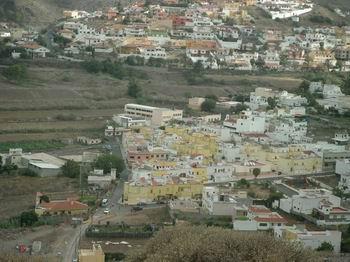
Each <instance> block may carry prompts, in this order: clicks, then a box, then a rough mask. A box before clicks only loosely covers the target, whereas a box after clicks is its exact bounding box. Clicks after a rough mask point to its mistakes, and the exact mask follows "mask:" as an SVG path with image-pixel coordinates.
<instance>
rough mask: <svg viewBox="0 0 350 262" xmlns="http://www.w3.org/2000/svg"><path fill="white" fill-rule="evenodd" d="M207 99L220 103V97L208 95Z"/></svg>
mask: <svg viewBox="0 0 350 262" xmlns="http://www.w3.org/2000/svg"><path fill="white" fill-rule="evenodd" d="M205 98H207V99H212V100H215V101H218V97H217V96H216V95H206V96H205Z"/></svg>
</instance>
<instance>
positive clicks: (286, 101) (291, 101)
mask: <svg viewBox="0 0 350 262" xmlns="http://www.w3.org/2000/svg"><path fill="white" fill-rule="evenodd" d="M278 103H279V104H280V105H281V106H286V107H300V106H303V105H306V104H307V99H306V98H305V97H302V96H300V95H295V94H291V93H288V92H287V91H282V92H281V93H280V95H279V96H278Z"/></svg>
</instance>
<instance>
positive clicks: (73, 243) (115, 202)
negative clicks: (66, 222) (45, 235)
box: [62, 138, 131, 262]
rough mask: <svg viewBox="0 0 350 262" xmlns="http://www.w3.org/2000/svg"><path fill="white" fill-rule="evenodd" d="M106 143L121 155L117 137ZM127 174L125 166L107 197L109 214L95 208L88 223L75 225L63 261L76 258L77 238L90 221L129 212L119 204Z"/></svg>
mask: <svg viewBox="0 0 350 262" xmlns="http://www.w3.org/2000/svg"><path fill="white" fill-rule="evenodd" d="M108 144H109V145H110V146H111V152H112V154H114V155H117V156H119V157H120V156H122V154H121V150H120V146H119V140H118V139H116V138H111V139H109V141H108ZM129 174H130V171H129V170H128V169H127V168H126V169H124V170H123V171H122V172H121V174H120V180H119V181H118V184H117V186H116V187H115V189H114V191H113V193H112V195H111V196H110V197H108V199H109V205H108V207H109V208H110V210H111V212H110V214H108V215H106V214H104V213H103V211H104V210H105V207H100V208H97V210H96V212H95V213H94V214H93V216H92V219H91V221H90V223H86V224H82V225H81V226H80V227H77V229H76V231H75V233H74V235H73V237H72V238H71V239H70V240H69V241H68V243H67V250H65V251H64V252H63V254H62V258H63V261H64V262H66V261H67V262H70V261H72V260H73V259H74V258H77V255H78V252H77V251H78V247H79V240H80V238H81V236H82V235H83V234H84V233H85V230H86V229H87V228H88V226H89V225H90V224H91V223H98V222H99V221H100V222H102V223H103V222H104V221H108V220H109V219H111V218H115V216H117V215H118V214H119V216H120V214H125V213H130V210H131V208H130V207H126V206H124V205H123V204H121V203H122V195H123V187H124V182H125V181H127V180H128V177H129Z"/></svg>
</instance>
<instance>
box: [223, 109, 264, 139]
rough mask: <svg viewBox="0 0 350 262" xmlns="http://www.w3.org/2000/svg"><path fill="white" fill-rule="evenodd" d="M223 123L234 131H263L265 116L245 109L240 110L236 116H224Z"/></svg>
mask: <svg viewBox="0 0 350 262" xmlns="http://www.w3.org/2000/svg"><path fill="white" fill-rule="evenodd" d="M223 125H224V126H225V127H228V128H231V129H232V130H233V131H234V132H235V133H264V132H265V117H264V116H259V115H258V114H256V113H255V112H252V111H248V110H247V111H242V112H241V114H240V116H239V117H238V118H230V117H229V116H226V119H225V120H224V124H223Z"/></svg>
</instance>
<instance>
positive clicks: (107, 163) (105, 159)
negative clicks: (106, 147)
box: [93, 155, 124, 173]
mask: <svg viewBox="0 0 350 262" xmlns="http://www.w3.org/2000/svg"><path fill="white" fill-rule="evenodd" d="M93 166H94V168H97V169H103V172H104V173H108V172H110V171H111V169H112V168H115V169H117V173H120V172H122V171H123V169H124V162H123V159H121V158H120V157H117V156H115V155H102V156H99V157H98V158H97V159H96V161H95V163H94V165H93Z"/></svg>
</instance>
